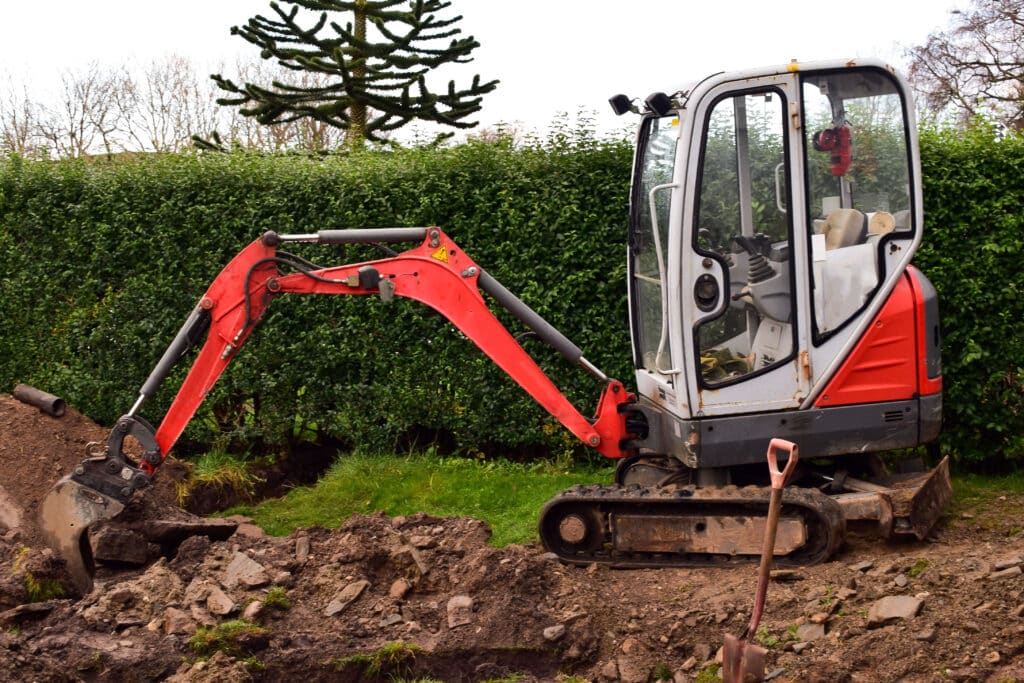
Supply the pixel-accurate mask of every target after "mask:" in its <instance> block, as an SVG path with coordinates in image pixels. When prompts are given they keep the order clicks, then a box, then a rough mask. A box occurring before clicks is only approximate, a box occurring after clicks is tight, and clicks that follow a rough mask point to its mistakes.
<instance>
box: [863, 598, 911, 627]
mask: <svg viewBox="0 0 1024 683" xmlns="http://www.w3.org/2000/svg"><path fill="white" fill-rule="evenodd" d="M923 604H924V601H923V600H921V599H920V598H913V597H910V596H909V595H887V596H885V597H884V598H882V599H881V600H878V601H876V602H875V603H874V604H873V605H871V610H870V611H869V612H868V627H875V626H882V625H883V624H887V623H889V622H890V621H894V620H896V619H911V618H913V617H916V616H917V613H918V612H920V611H921V605H923Z"/></svg>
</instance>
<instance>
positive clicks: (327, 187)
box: [0, 136, 631, 451]
mask: <svg viewBox="0 0 1024 683" xmlns="http://www.w3.org/2000/svg"><path fill="white" fill-rule="evenodd" d="M630 156H631V149H630V146H629V144H628V143H626V142H598V141H595V140H592V139H590V138H587V137H585V136H579V137H574V138H565V137H563V138H558V139H557V143H555V142H549V143H547V144H538V145H535V146H533V147H531V148H529V149H522V150H517V149H514V148H513V147H512V146H511V145H509V144H506V143H471V144H466V145H462V146H459V147H455V148H452V149H446V150H437V151H429V150H403V151H397V152H384V153H365V154H359V155H356V156H351V157H347V156H338V157H333V156H332V157H324V158H316V157H312V158H311V157H299V156H292V157H261V156H254V155H252V156H250V155H222V154H213V155H202V156H195V155H183V156H146V157H142V158H133V159H125V160H119V161H116V162H114V163H106V162H99V161H92V162H85V161H63V162H53V163H49V162H47V163H39V162H33V163H29V162H24V161H20V160H18V159H11V160H9V161H7V162H6V163H3V164H2V165H0V262H2V263H3V264H4V265H3V271H2V279H0V325H2V326H3V330H4V333H3V335H2V337H0V386H13V383H14V382H18V381H23V382H28V383H31V384H33V385H36V386H39V387H41V388H44V389H46V390H47V391H51V392H53V393H58V394H60V395H62V396H64V397H65V398H66V399H67V400H68V401H69V402H70V403H72V404H73V405H76V406H77V407H78V408H79V409H81V410H82V411H83V412H84V413H86V414H88V415H90V416H91V417H93V418H94V419H96V420H97V421H99V422H100V423H102V424H110V423H111V422H112V421H113V420H115V419H116V418H117V416H118V415H120V414H121V413H123V412H125V411H126V410H127V408H129V407H130V406H131V404H132V402H133V401H134V398H135V396H136V394H137V391H138V387H139V386H141V383H142V381H143V380H144V379H145V378H146V376H147V374H148V372H149V370H150V368H151V367H152V366H153V364H154V363H155V361H156V360H157V359H158V358H159V356H160V354H161V353H162V350H163V348H164V347H165V346H166V344H167V343H168V342H169V340H170V339H171V338H172V337H173V335H174V333H175V332H176V331H177V328H178V326H180V324H181V322H182V321H183V320H184V318H185V316H186V315H187V313H188V311H189V310H190V309H191V307H192V306H194V305H195V302H196V301H197V299H198V297H199V296H200V295H201V294H202V292H203V291H204V290H205V288H206V287H207V285H208V283H209V282H210V280H211V279H212V278H213V277H215V276H216V274H217V272H218V271H219V270H220V269H221V267H222V266H223V265H224V264H225V263H226V262H227V260H229V259H230V258H231V257H232V256H233V255H234V254H235V253H236V252H237V251H238V250H239V249H240V248H241V247H243V246H244V245H245V244H247V243H248V242H250V241H251V240H252V239H254V238H256V237H258V236H259V235H260V234H261V233H263V232H264V231H265V230H270V229H273V230H277V231H279V232H313V231H316V230H318V229H322V228H328V227H363V226H394V225H440V226H441V227H442V228H443V229H444V230H446V231H447V232H448V233H449V234H450V235H451V236H452V237H453V238H454V239H455V240H456V241H457V243H458V244H459V245H460V246H462V247H463V248H464V249H465V250H466V251H467V252H468V253H469V254H470V255H472V257H473V258H474V259H475V260H476V261H477V262H478V263H480V264H481V265H482V266H484V267H485V268H487V270H488V271H489V272H490V273H491V274H492V275H493V276H494V277H496V278H497V279H498V280H499V281H501V282H503V283H504V284H505V285H506V286H507V287H508V288H509V289H511V290H512V291H514V292H516V293H518V294H519V295H520V296H521V297H522V298H523V299H524V300H526V301H528V302H529V303H530V304H531V305H532V306H534V307H535V308H536V309H537V310H538V311H540V312H541V313H542V315H544V316H545V317H547V318H548V319H549V320H550V321H551V322H552V323H553V324H554V325H555V326H556V327H558V328H559V329H561V330H564V331H565V333H566V334H567V335H569V336H570V337H571V338H572V339H573V340H574V341H575V342H576V343H578V344H579V345H580V346H581V347H582V348H584V349H586V350H587V357H588V358H589V359H590V360H591V361H592V362H594V363H595V364H597V365H598V366H599V367H602V368H603V369H605V370H606V372H608V373H609V374H612V375H614V376H626V373H627V372H629V367H630V366H629V359H630V353H629V337H628V326H627V312H626V302H625V297H624V293H625V264H624V256H625V219H626V202H627V194H628V188H629V177H628V176H629V173H628V169H629V160H630ZM290 250H292V251H295V252H298V253H301V254H302V255H304V256H306V257H307V258H311V259H312V260H314V261H316V262H319V263H323V264H336V263H347V262H353V261H359V260H365V259H368V258H378V257H380V254H379V253H376V252H372V251H368V250H367V249H366V248H365V247H363V248H352V247H350V248H348V249H347V250H346V249H342V248H339V247H333V248H328V247H315V246H314V247H306V248H303V247H302V246H297V247H296V246H293V247H291V248H290ZM507 323H508V324H509V326H510V328H511V329H513V330H514V331H521V330H522V326H521V325H520V324H519V323H517V322H516V321H514V320H512V319H510V318H509V319H507ZM526 344H527V346H528V349H529V350H530V351H531V353H533V355H534V356H535V358H536V359H537V360H538V362H540V363H541V365H542V367H544V368H545V369H547V370H549V371H550V372H551V374H552V375H553V377H554V380H555V381H556V383H558V384H559V386H564V387H567V390H568V392H569V395H570V397H571V398H572V399H573V400H574V402H575V403H576V404H577V406H578V407H579V408H580V409H581V410H583V411H584V412H585V413H586V414H589V413H591V412H592V411H593V409H594V404H595V402H596V399H597V396H598V394H599V392H600V386H599V385H598V384H597V383H596V380H593V379H592V378H590V377H589V376H587V375H586V374H585V373H582V372H580V371H579V370H578V369H574V368H570V367H568V366H567V364H566V363H565V362H564V361H563V360H562V359H561V358H560V357H559V356H557V354H555V353H554V352H551V351H550V350H548V349H547V347H546V346H544V345H542V344H540V343H538V342H531V341H527V342H526ZM185 369H186V368H185V367H184V364H183V366H182V367H181V368H180V370H176V374H175V375H172V377H171V378H170V380H169V381H168V382H166V383H165V389H164V390H161V392H160V394H159V395H158V396H157V397H156V398H155V400H154V401H152V405H147V406H146V408H145V409H144V410H143V414H144V415H149V416H155V417H157V418H158V417H159V416H161V415H162V414H163V412H164V411H165V409H166V407H167V405H168V404H169V402H170V400H171V399H172V398H173V391H174V389H175V387H176V386H177V385H178V383H179V382H180V379H181V377H182V376H183V373H184V370H185ZM627 379H628V377H627ZM197 418H198V419H196V420H194V422H193V424H192V425H190V427H189V430H188V431H187V432H186V434H185V438H186V440H188V441H190V442H197V443H198V444H200V445H205V444H209V443H211V442H214V441H217V440H228V439H230V440H235V441H237V442H239V443H259V444H264V445H271V446H280V445H282V444H284V443H286V442H288V441H291V440H294V438H296V437H297V436H300V437H301V436H307V437H308V436H311V435H312V433H316V434H317V435H318V436H320V437H325V436H326V437H330V438H333V439H336V440H340V441H341V442H343V443H347V444H350V445H356V444H358V445H360V446H363V447H366V448H370V449H378V450H380V449H391V448H395V447H396V446H398V447H401V445H402V444H403V443H404V440H407V439H408V438H409V437H414V436H416V435H418V434H420V433H422V434H426V435H427V438H431V439H432V438H435V436H436V435H437V434H441V435H443V436H444V437H445V438H446V439H447V440H448V441H449V442H450V444H451V445H452V446H454V447H458V448H462V449H464V450H470V449H481V450H488V449H492V450H493V449H498V448H501V449H506V450H507V449H514V450H524V451H529V450H531V449H535V448H536V449H540V450H544V451H550V450H551V449H552V448H563V447H565V446H567V445H569V444H571V440H570V438H569V437H568V435H566V434H565V433H564V432H563V431H562V430H561V429H560V428H557V427H556V426H555V425H554V423H553V421H552V420H551V419H550V418H548V417H547V416H546V414H544V413H543V412H542V411H541V410H540V409H538V408H537V407H536V406H535V405H534V404H533V402H532V401H531V400H530V399H529V398H528V397H526V396H525V394H523V392H522V391H521V390H520V389H519V388H518V386H517V385H515V384H514V383H513V382H512V381H511V380H510V379H508V378H507V377H506V376H504V375H503V374H502V373H501V372H500V371H499V370H498V369H497V368H496V367H494V366H493V365H492V364H491V363H490V361H488V360H487V359H486V357H485V356H484V355H483V354H482V353H481V352H480V351H478V350H477V349H476V347H475V346H473V345H472V344H471V343H469V342H468V340H466V339H464V338H463V337H462V336H461V335H460V334H459V333H458V332H457V331H455V330H454V329H453V328H452V327H451V326H450V325H448V324H447V322H446V321H445V320H444V319H443V318H442V317H441V316H439V315H436V314H433V313H432V312H430V311H429V309H425V308H424V307H423V306H422V305H420V304H417V303H415V302H410V301H401V300H398V301H395V302H394V303H392V304H389V305H383V304H381V303H380V302H379V301H378V300H377V299H376V298H370V297H291V298H288V297H278V298H277V299H276V300H275V301H274V303H273V305H272V306H271V309H270V311H269V313H268V315H267V316H266V317H265V318H264V319H263V321H262V322H261V324H260V327H259V328H258V329H257V331H256V333H254V335H253V336H252V338H251V340H250V342H249V343H248V344H247V345H246V347H245V348H244V349H243V350H242V352H241V353H240V355H239V357H238V358H237V359H236V361H235V362H234V363H232V366H231V367H230V368H229V369H228V371H227V372H226V373H225V375H224V377H223V379H222V381H221V383H220V384H218V386H217V388H216V389H215V392H214V393H213V395H212V396H211V398H210V399H209V400H207V402H206V403H205V404H204V406H203V407H202V408H201V410H200V414H199V415H198V416H197Z"/></svg>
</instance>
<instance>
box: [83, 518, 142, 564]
mask: <svg viewBox="0 0 1024 683" xmlns="http://www.w3.org/2000/svg"><path fill="white" fill-rule="evenodd" d="M89 545H91V546H92V555H93V558H94V559H95V560H96V561H97V562H107V563H119V564H129V565H133V566H136V567H141V566H142V565H144V564H146V562H148V561H149V560H150V558H151V557H154V556H155V555H153V552H154V549H153V547H152V546H151V544H150V543H148V542H147V541H146V538H145V537H144V536H143V535H142V534H139V533H136V532H134V531H131V530H129V529H117V528H114V527H106V526H104V527H100V528H98V529H97V530H96V531H92V530H90V531H89ZM156 555H159V549H157V550H156Z"/></svg>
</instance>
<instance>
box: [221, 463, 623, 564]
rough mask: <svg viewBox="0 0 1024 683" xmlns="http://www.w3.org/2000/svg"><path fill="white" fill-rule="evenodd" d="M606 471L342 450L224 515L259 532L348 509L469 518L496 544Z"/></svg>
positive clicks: (330, 518)
mask: <svg viewBox="0 0 1024 683" xmlns="http://www.w3.org/2000/svg"><path fill="white" fill-rule="evenodd" d="M612 473H613V468H612V466H610V465H609V466H605V467H595V466H591V465H576V466H567V465H565V464H564V463H557V462H551V461H543V462H537V463H530V464H523V463H513V462H508V461H504V460H484V461H476V460H470V459H466V458H441V457H437V456H433V455H429V454H424V455H420V454H416V455H408V456H371V455H362V454H354V455H345V456H342V457H341V458H340V459H339V460H338V462H337V463H335V464H334V466H333V467H332V468H331V469H330V470H329V471H328V472H327V474H325V475H324V476H323V478H321V480H320V481H319V482H318V483H317V484H316V485H315V486H309V487H302V488H296V489H294V490H292V491H291V492H289V493H288V494H287V495H286V496H284V497H283V498H279V499H275V500H268V501H264V502H263V503H260V504H258V505H254V506H239V507H235V508H232V509H231V510H229V511H227V514H236V513H237V514H244V515H247V516H249V517H252V518H253V519H255V520H256V524H258V525H260V526H261V527H263V528H264V529H265V530H266V531H267V533H269V534H273V535H279V536H284V535H287V534H289V533H291V531H292V530H293V529H295V528H297V527H307V526H312V525H314V524H318V525H320V526H325V527H328V528H331V527H338V526H340V525H341V524H343V523H344V522H345V520H347V519H348V518H349V517H350V516H352V515H353V514H355V513H369V512H376V511H383V512H385V513H386V514H388V515H391V516H396V515H409V514H412V513H415V512H426V513H429V514H432V515H438V516H469V517H475V518H477V519H482V520H484V521H485V522H487V523H488V524H490V526H491V528H492V529H493V531H494V537H493V538H492V541H491V542H492V543H493V544H495V545H497V546H502V545H506V544H508V543H525V542H528V541H531V540H533V539H536V538H537V518H538V516H539V514H540V510H541V508H542V507H543V505H544V503H545V502H546V501H547V500H548V499H550V498H551V497H553V496H554V495H555V494H557V493H558V492H559V491H561V490H563V489H566V488H568V487H570V486H573V485H575V484H592V483H610V482H611V480H612Z"/></svg>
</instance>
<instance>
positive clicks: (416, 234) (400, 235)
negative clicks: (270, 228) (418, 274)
mask: <svg viewBox="0 0 1024 683" xmlns="http://www.w3.org/2000/svg"><path fill="white" fill-rule="evenodd" d="M426 236H427V229H426V228H360V229H355V230H320V231H318V232H316V233H311V234H306V235H278V236H277V238H278V239H279V240H280V241H281V242H317V243H319V244H370V243H373V242H422V241H423V239H424V238H425V237H426Z"/></svg>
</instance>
